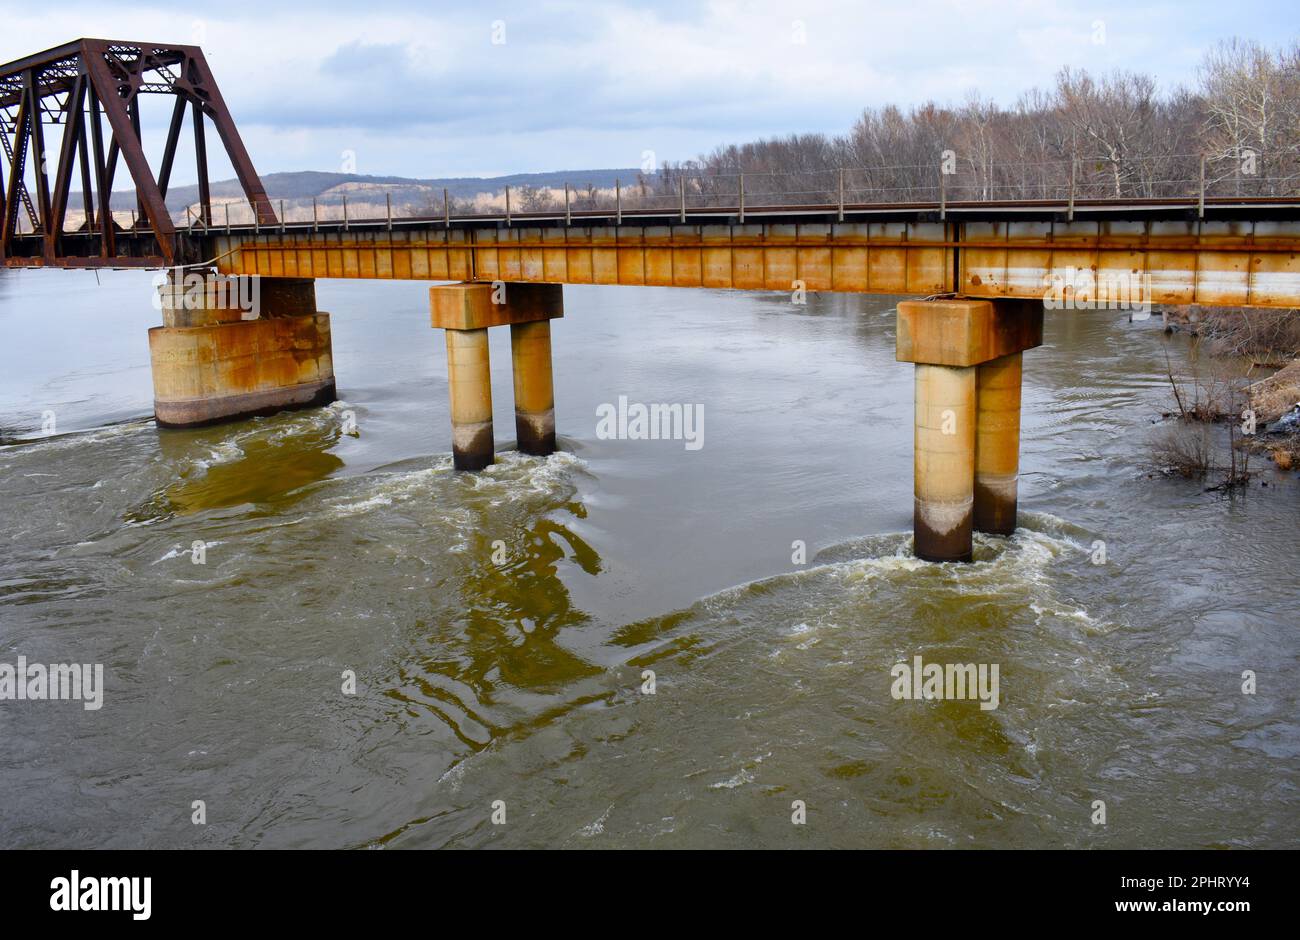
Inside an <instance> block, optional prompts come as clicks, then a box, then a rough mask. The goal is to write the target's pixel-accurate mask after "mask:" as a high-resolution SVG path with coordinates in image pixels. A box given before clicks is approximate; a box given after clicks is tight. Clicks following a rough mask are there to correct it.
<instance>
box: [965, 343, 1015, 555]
mask: <svg viewBox="0 0 1300 940" xmlns="http://www.w3.org/2000/svg"><path fill="white" fill-rule="evenodd" d="M1020 378H1021V353H1018V352H1017V353H1012V354H1011V355H1009V356H1001V357H999V358H997V359H993V360H991V361H989V362H985V363H981V364H980V365H979V366H978V374H977V375H976V380H975V384H976V395H977V398H978V406H977V415H976V419H975V530H976V531H977V532H988V533H991V534H994V535H1010V534H1011V533H1013V532H1015V531H1016V481H1017V478H1018V477H1019V474H1020Z"/></svg>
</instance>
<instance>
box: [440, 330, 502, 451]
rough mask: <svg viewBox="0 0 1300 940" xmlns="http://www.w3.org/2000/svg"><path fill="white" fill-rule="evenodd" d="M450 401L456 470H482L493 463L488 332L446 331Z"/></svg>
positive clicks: (452, 446)
mask: <svg viewBox="0 0 1300 940" xmlns="http://www.w3.org/2000/svg"><path fill="white" fill-rule="evenodd" d="M444 332H445V333H446V334H447V383H448V386H449V394H450V397H451V454H452V462H453V463H454V464H455V467H456V469H457V470H482V469H483V468H484V467H486V466H489V465H490V464H491V463H492V461H493V438H492V372H491V368H490V365H489V361H488V331H487V328H486V327H485V328H483V329H481V330H445V331H444Z"/></svg>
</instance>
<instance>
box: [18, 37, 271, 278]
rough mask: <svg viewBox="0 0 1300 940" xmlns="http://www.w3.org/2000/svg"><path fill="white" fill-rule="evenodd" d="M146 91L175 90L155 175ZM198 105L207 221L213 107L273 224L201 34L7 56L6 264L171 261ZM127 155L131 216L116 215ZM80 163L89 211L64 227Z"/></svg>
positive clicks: (204, 222)
mask: <svg viewBox="0 0 1300 940" xmlns="http://www.w3.org/2000/svg"><path fill="white" fill-rule="evenodd" d="M142 94H158V95H171V96H173V97H174V98H175V105H174V107H173V108H172V115H171V122H170V125H169V127H168V129H167V138H166V145H165V148H164V151H163V158H162V162H161V164H160V166H159V168H158V173H157V175H156V176H155V175H154V173H153V171H152V170H151V169H150V167H149V162H148V160H147V159H146V158H145V154H144V148H143V146H142V140H143V136H142V128H141V126H140V125H141V114H140V100H139V96H140V95H142ZM187 110H188V111H189V112H190V114H191V118H192V124H193V131H194V150H195V160H196V164H197V176H198V189H199V223H200V225H201V226H202V227H206V226H210V225H211V223H212V198H211V193H210V190H209V181H208V162H207V145H206V138H205V129H204V118H205V117H206V118H208V119H210V120H211V121H212V123H213V125H214V126H215V127H216V129H217V133H218V135H219V136H220V138H221V142H222V144H223V145H224V146H225V149H226V154H227V156H228V157H229V159H230V163H231V165H232V166H233V167H234V170H235V174H236V175H237V176H238V178H239V182H240V184H241V186H242V187H243V190H244V195H245V197H246V198H247V199H248V201H249V204H250V205H251V206H252V207H253V210H254V212H255V213H256V217H257V219H258V220H259V222H261V223H262V224H274V223H275V221H276V216H275V212H274V211H273V210H272V208H271V203H270V200H269V199H267V197H266V190H265V189H264V188H263V187H262V182H261V180H260V179H258V176H257V172H256V171H255V170H254V169H253V164H252V161H251V160H250V159H249V157H248V152H247V151H246V150H245V149H244V144H243V141H242V140H241V139H240V137H239V132H238V131H237V130H236V129H235V122H234V120H233V119H232V118H231V116H230V112H229V110H228V109H227V108H226V103H225V101H224V100H223V99H222V97H221V91H220V89H218V87H217V83H216V81H215V80H214V79H213V77H212V72H211V70H210V69H209V68H208V63H207V60H206V59H204V57H203V52H202V50H201V49H199V48H198V47H197V46H182V45H169V44H163V43H143V42H126V41H121V40H107V39H79V40H76V41H75V42H70V43H67V44H66V45H62V46H58V47H56V48H53V49H48V50H46V51H45V52H41V53H37V54H36V55H32V56H27V57H26V58H23V59H18V60H15V61H13V62H9V63H8V64H6V65H2V66H0V139H3V145H4V159H3V164H0V220H3V221H2V222H0V259H2V260H3V261H4V264H5V265H6V266H7V267H33V266H55V267H128V266H130V267H137V266H148V267H159V266H162V265H170V264H172V263H173V262H174V261H175V260H176V256H177V230H176V226H175V225H174V224H173V222H172V219H171V216H170V214H169V213H168V211H167V206H166V197H167V186H168V183H169V181H170V179H171V174H172V169H173V163H174V162H175V157H176V145H177V142H178V141H179V139H180V133H181V129H182V125H183V123H184V119H185V112H186V111H187ZM105 121H106V122H107V124H108V128H107V135H106V134H105V128H104V123H105ZM47 127H62V140H61V143H60V144H59V152H58V155H57V163H52V161H51V159H50V157H51V156H53V155H51V154H47V152H46V147H45V138H46V128H47ZM106 142H107V146H106ZM119 158H120V159H121V161H122V162H123V163H125V164H126V168H127V171H128V172H129V173H130V175H131V182H132V184H133V187H134V190H135V202H136V206H137V210H138V211H137V212H136V213H134V215H133V223H132V225H131V226H130V227H129V228H128V227H124V226H122V225H121V224H119V223H117V222H115V221H114V220H113V212H112V194H113V181H114V178H115V176H116V172H117V164H118V160H119ZM51 166H53V174H54V175H53V179H51V178H50V175H49V174H50V169H51ZM74 170H78V171H79V174H78V181H79V183H80V186H81V199H82V204H83V210H84V217H83V218H84V220H83V222H82V223H81V225H80V226H78V227H76V228H74V229H71V230H65V221H66V218H67V210H68V203H69V200H70V197H71V196H72V185H73V182H74ZM29 183H30V184H31V185H30V187H29ZM33 188H34V189H35V193H34V195H33V192H32V189H33ZM20 220H25V224H26V227H27V231H26V232H23V233H20V232H19V223H20ZM20 234H21V235H22V236H23V237H19V236H20ZM31 236H39V238H34V237H31ZM120 236H129V237H124V238H120ZM141 236H152V237H151V238H149V237H141ZM119 241H122V242H125V243H127V244H119Z"/></svg>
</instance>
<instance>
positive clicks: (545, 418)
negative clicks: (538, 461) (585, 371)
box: [510, 320, 555, 457]
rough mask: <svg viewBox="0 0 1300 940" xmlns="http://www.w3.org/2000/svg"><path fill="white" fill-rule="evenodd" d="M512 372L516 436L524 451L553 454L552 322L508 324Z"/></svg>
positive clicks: (540, 455) (527, 452) (538, 321)
mask: <svg viewBox="0 0 1300 940" xmlns="http://www.w3.org/2000/svg"><path fill="white" fill-rule="evenodd" d="M510 352H511V360H512V365H513V367H514V374H515V436H516V437H517V438H518V440H519V449H520V450H521V451H523V452H524V453H525V454H534V455H536V456H538V457H545V456H546V455H548V454H553V453H555V385H554V382H553V379H552V375H551V321H550V320H535V321H533V322H531V323H515V324H512V325H511V327H510Z"/></svg>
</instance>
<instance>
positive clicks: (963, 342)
mask: <svg viewBox="0 0 1300 940" xmlns="http://www.w3.org/2000/svg"><path fill="white" fill-rule="evenodd" d="M1042 341H1043V306H1042V303H1041V302H1038V301H1024V300H996V301H989V300H968V299H962V298H955V299H943V300H919V301H916V300H909V301H903V302H902V303H900V304H899V305H898V332H897V351H896V355H897V358H898V360H899V361H901V362H911V363H914V364H915V368H916V438H915V448H916V452H915V481H914V509H913V529H914V532H915V541H916V548H915V551H916V554H917V557H919V558H923V559H925V560H926V561H969V560H970V559H971V555H972V548H973V535H972V533H973V531H975V530H979V531H981V532H992V533H998V534H1004V535H1009V534H1011V533H1012V532H1014V531H1015V526H1016V498H1017V492H1016V489H1017V475H1018V473H1019V451H1020V380H1021V353H1022V352H1023V351H1024V350H1026V349H1031V348H1033V347H1035V346H1039V345H1041V344H1042Z"/></svg>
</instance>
